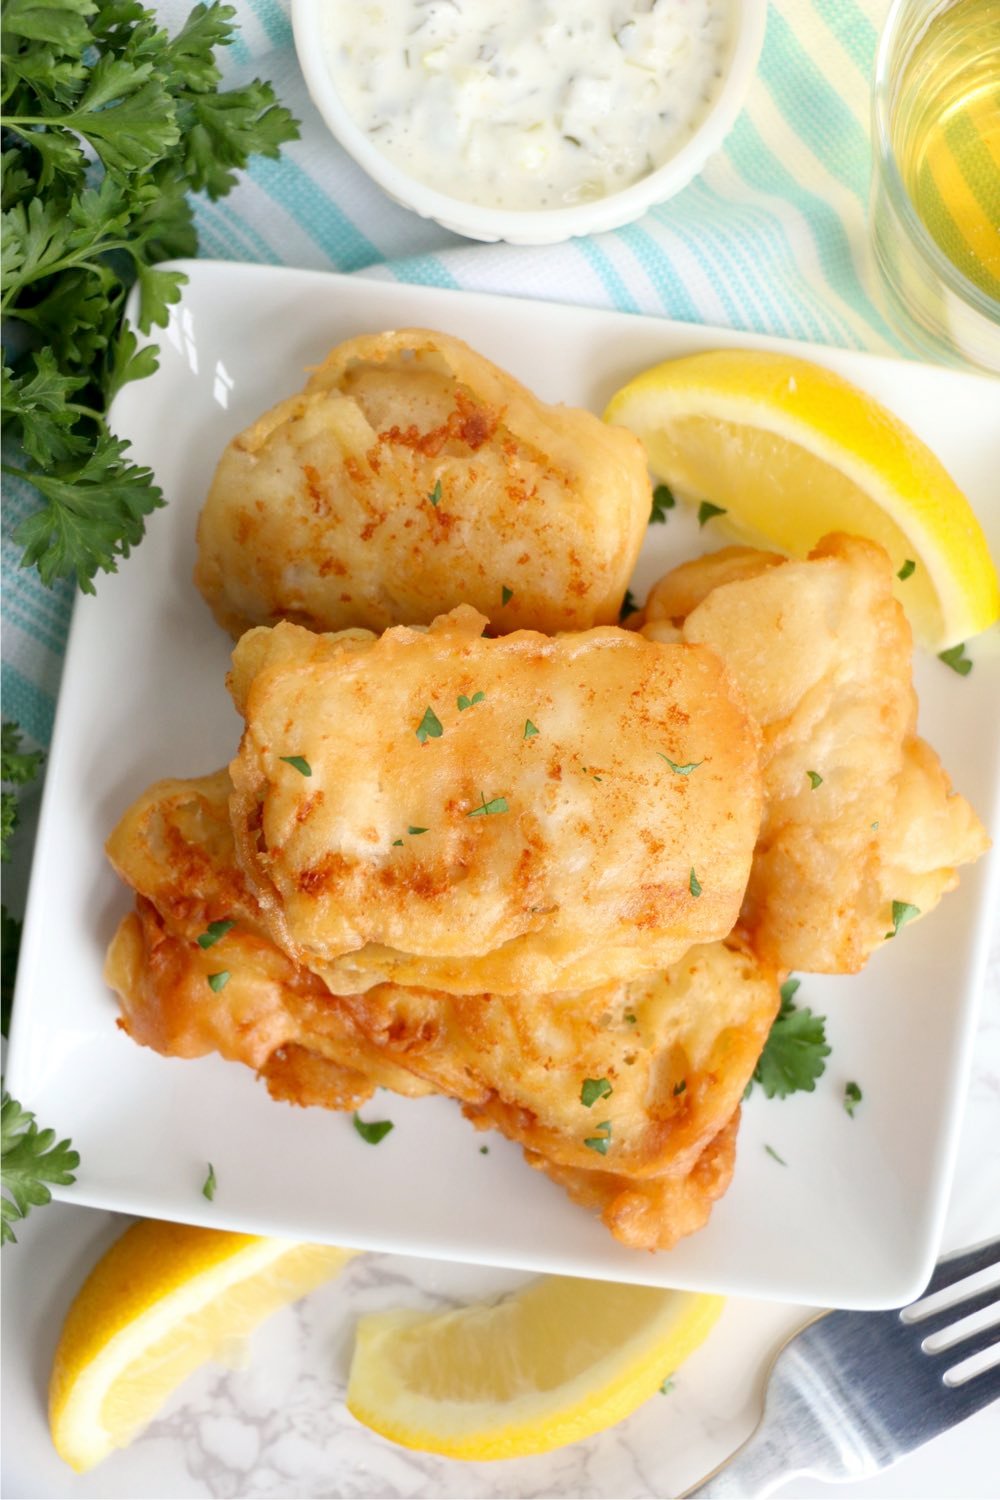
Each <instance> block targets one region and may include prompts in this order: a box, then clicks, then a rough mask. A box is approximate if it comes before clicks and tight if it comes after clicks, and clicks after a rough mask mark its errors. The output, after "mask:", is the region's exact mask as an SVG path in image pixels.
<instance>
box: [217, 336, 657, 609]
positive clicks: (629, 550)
mask: <svg viewBox="0 0 1000 1500" xmlns="http://www.w3.org/2000/svg"><path fill="white" fill-rule="evenodd" d="M649 509H650V484H649V479H648V475H647V471H646V459H645V455H644V451H643V448H642V445H641V444H640V442H639V440H638V439H637V438H636V437H634V436H633V435H632V434H631V433H629V432H626V431H625V429H624V428H614V427H608V426H606V425H605V424H604V423H603V422H601V421H599V420H598V418H597V417H595V416H593V415H592V414H591V413H590V412H586V411H579V410H575V409H574V408H572V407H566V406H548V405H546V404H545V403H544V402H542V401H539V400H538V399H537V398H536V397H535V396H533V395H532V394H531V393H530V392H529V391H527V390H526V389H525V388H524V387H523V386H522V385H520V384H519V383H518V382H517V381H516V380H514V379H512V377H511V376H509V375H506V374H505V373H504V372H503V371H502V370H499V369H497V367H496V366H495V365H492V364H490V362H489V361H488V360H486V359H484V358H483V357H482V356H481V355H479V354H476V353H475V352H474V351H473V350H472V349H470V348H469V347H468V345H466V344H464V343H462V342H461V340H460V339H455V338H450V337H449V336H448V335H446V334H441V333H432V332H429V331H428V330H427V329H420V328H415V329H414V328H411V329H404V330H402V331H401V332H396V333H382V334H376V335H372V336H370V337H365V338H355V339H351V340H349V341H348V342H347V343H345V344H341V345H339V346H338V347H337V348H336V349H334V350H333V351H332V353H331V354H330V355H329V356H328V357H327V359H326V360H325V361H324V362H323V364H322V365H320V366H319V368H318V369H317V370H315V371H314V373H313V375H312V377H311V378H310V380H309V382H308V384H307V385H306V387H305V389H304V390H303V391H302V392H301V393H300V394H299V395H297V396H292V397H290V398H289V399H288V400H286V401H282V402H280V403H279V404H278V405H277V406H276V407H274V408H273V409H272V410H271V411H269V412H266V413H265V414H264V415H263V416H262V417H260V418H258V420H257V421H256V422H254V423H253V425H252V426H250V427H249V428H247V430H246V431H245V432H241V433H239V434H238V435H237V436H236V437H235V438H233V440H232V441H231V442H230V444H229V446H228V447H227V448H226V450H225V452H224V454H223V455H222V459H221V461H220V463H219V466H218V468H217V470H216V473H215V478H214V479H213V481H212V486H211V489H210V490H209V494H208V498H207V500H206V502H205V506H204V509H203V511H202V514H201V519H200V521H199V524H198V564H197V568H196V572H195V582H196V583H197V585H198V588H199V589H200V590H201V592H202V593H203V594H204V596H205V598H206V599H207V600H208V602H209V604H210V605H211V607H212V610H213V612H214V613H215V616H216V618H217V620H218V621H219V623H220V624H221V625H222V626H223V628H224V629H226V630H229V631H231V632H232V633H233V634H234V635H239V634H240V633H241V632H242V631H244V630H246V629H247V628H248V627H249V626H251V625H270V624H274V623H276V622H277V621H278V620H281V619H288V620H293V621H295V622H297V623H299V624H302V625H308V626H309V627H310V628H311V629H313V630H342V629H345V628H347V627H349V626H354V625H359V626H366V627H368V628H370V629H373V630H376V631H381V630H384V629H386V628H387V627H388V626H390V625H400V624H402V625H416V624H428V623H429V622H430V621H431V620H433V619H434V618H435V616H437V615H439V614H442V613H443V612H444V611H446V610H448V609H450V608H452V607H453V606H454V605H456V604H462V603H467V604H473V605H475V606H476V608H477V609H479V610H481V611H482V613H483V614H485V615H486V616H487V617H488V618H489V620H490V621H491V622H492V624H493V627H494V630H495V631H497V632H504V631H509V630H518V629H523V628H529V629H533V630H542V631H545V632H550V633H554V632H555V631H557V630H586V629H589V628H590V627H591V626H592V625H604V624H611V623H614V622H616V621H617V619H618V608H619V605H620V604H621V601H622V597H623V595H624V593H625V587H626V585H627V583H628V581H629V578H630V577H631V574H632V569H633V567H634V564H635V560H636V557H637V555H638V552H639V547H640V545H641V542H642V538H643V535H644V533H645V529H646V523H647V521H648V519H649Z"/></svg>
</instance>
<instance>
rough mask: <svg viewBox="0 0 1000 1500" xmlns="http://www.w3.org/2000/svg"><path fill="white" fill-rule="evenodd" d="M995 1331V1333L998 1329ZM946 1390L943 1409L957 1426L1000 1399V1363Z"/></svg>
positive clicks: (946, 1386)
mask: <svg viewBox="0 0 1000 1500" xmlns="http://www.w3.org/2000/svg"><path fill="white" fill-rule="evenodd" d="M993 1331H994V1334H995V1333H996V1329H994V1330H993ZM963 1354H964V1351H963ZM942 1385H944V1382H942ZM944 1390H945V1392H946V1393H947V1394H946V1395H945V1396H944V1398H943V1400H942V1403H941V1405H942V1410H943V1411H946V1412H947V1413H948V1418H949V1420H950V1423H951V1425H952V1426H955V1425H956V1424H957V1423H959V1422H964V1421H965V1419H966V1417H972V1416H975V1414H976V1412H977V1411H982V1410H983V1409H984V1407H987V1406H990V1405H991V1404H992V1403H993V1402H994V1401H1000V1365H991V1366H990V1368H989V1369H988V1370H981V1371H980V1373H979V1374H978V1375H972V1376H970V1378H969V1379H968V1380H963V1381H962V1384H961V1385H945V1386H944Z"/></svg>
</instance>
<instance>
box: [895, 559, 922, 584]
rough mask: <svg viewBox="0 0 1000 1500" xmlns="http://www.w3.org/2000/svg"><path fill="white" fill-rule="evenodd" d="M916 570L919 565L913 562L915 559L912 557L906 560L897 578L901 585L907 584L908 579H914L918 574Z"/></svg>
mask: <svg viewBox="0 0 1000 1500" xmlns="http://www.w3.org/2000/svg"><path fill="white" fill-rule="evenodd" d="M916 568H917V565H916V563H915V562H914V561H913V558H912V557H908V558H907V559H906V561H905V563H904V564H903V566H902V567H901V568H900V570H899V572H898V573H897V574H896V577H897V578H898V579H899V581H900V582H901V583H905V582H906V580H907V579H908V578H910V577H912V576H913V574H914V573H915V572H916Z"/></svg>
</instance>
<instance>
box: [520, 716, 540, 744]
mask: <svg viewBox="0 0 1000 1500" xmlns="http://www.w3.org/2000/svg"><path fill="white" fill-rule="evenodd" d="M537 733H538V730H537V729H536V728H535V726H534V724H532V722H531V720H530V719H525V721H524V734H523V735H522V739H526V740H530V739H533V738H534V736H535V735H536V734H537Z"/></svg>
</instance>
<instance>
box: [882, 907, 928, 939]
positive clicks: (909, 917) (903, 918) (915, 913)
mask: <svg viewBox="0 0 1000 1500" xmlns="http://www.w3.org/2000/svg"><path fill="white" fill-rule="evenodd" d="M919 916H920V907H919V906H914V904H913V902H912V901H894V902H893V903H892V931H891V932H887V933H886V937H887V938H894V937H895V936H896V934H897V933H898V932H899V929H900V928H901V927H905V926H906V924H907V922H912V921H913V919H914V917H919Z"/></svg>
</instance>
